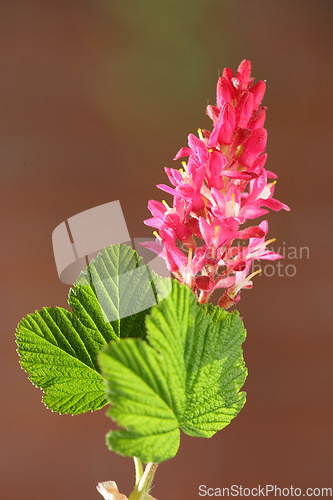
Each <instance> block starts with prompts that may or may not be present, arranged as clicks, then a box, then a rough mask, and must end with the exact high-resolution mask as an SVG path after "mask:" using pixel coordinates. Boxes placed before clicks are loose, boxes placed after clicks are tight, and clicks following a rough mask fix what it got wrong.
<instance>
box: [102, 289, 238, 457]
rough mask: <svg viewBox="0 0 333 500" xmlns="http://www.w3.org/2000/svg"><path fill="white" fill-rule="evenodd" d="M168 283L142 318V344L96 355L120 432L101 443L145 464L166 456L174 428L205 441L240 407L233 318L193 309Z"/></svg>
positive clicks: (174, 445) (191, 300)
mask: <svg viewBox="0 0 333 500" xmlns="http://www.w3.org/2000/svg"><path fill="white" fill-rule="evenodd" d="M170 281H171V280H163V282H162V283H160V289H161V290H163V293H164V296H165V298H164V300H162V301H161V302H160V303H159V304H158V305H156V306H154V307H153V308H152V310H151V313H150V314H149V315H147V317H146V327H147V332H148V335H147V342H145V341H142V340H140V339H124V340H120V341H119V342H117V343H112V344H110V345H109V346H108V347H106V348H105V349H103V350H102V351H101V352H100V354H99V364H100V366H101V370H102V373H103V375H104V377H105V379H106V381H107V398H108V400H109V402H110V403H111V404H112V406H111V408H110V410H109V411H108V415H109V416H110V417H111V418H112V419H114V420H115V421H116V422H117V423H118V424H119V425H120V426H122V427H123V428H124V429H122V430H116V431H111V432H109V433H108V435H107V444H108V446H109V448H110V449H112V450H114V451H116V452H118V453H120V454H122V455H126V456H128V455H129V456H133V455H134V456H137V457H138V458H140V459H141V460H142V461H143V462H146V463H147V462H162V461H164V460H167V459H169V458H171V457H173V456H174V455H175V454H176V453H177V450H178V447H179V437H180V429H181V430H183V432H185V433H186V434H189V435H191V436H198V437H211V436H212V435H213V434H215V433H216V432H217V431H219V430H221V429H222V428H223V427H225V426H226V425H228V424H229V423H230V421H231V420H232V419H233V418H234V417H236V415H237V414H238V412H239V411H240V409H241V408H242V407H243V406H244V403H245V393H242V392H241V393H240V392H239V390H240V389H241V387H242V385H243V384H244V381H245V379H246V375H247V370H246V368H245V364H244V360H243V354H242V348H241V344H242V342H243V341H244V340H245V335H246V332H245V329H244V325H243V323H242V321H241V319H240V318H239V315H238V313H237V312H233V313H227V312H226V311H224V310H221V309H220V308H218V307H214V306H212V305H210V306H199V305H198V304H197V302H196V298H195V295H194V294H193V292H192V291H191V290H190V289H189V288H188V287H186V286H185V285H181V284H179V283H178V282H177V281H175V280H172V285H171V288H170ZM167 287H169V290H170V291H169V293H168V294H167Z"/></svg>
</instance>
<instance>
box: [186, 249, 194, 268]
mask: <svg viewBox="0 0 333 500" xmlns="http://www.w3.org/2000/svg"><path fill="white" fill-rule="evenodd" d="M192 253H193V250H192V248H189V249H188V257H187V261H188V265H189V266H190V265H191V263H192Z"/></svg>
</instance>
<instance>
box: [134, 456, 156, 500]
mask: <svg viewBox="0 0 333 500" xmlns="http://www.w3.org/2000/svg"><path fill="white" fill-rule="evenodd" d="M134 462H135V470H136V473H137V464H140V465H141V471H142V464H141V462H140V461H139V460H138V459H135V460H134ZM156 469H157V464H155V463H154V462H150V463H149V464H148V465H147V466H146V468H145V471H144V473H143V474H142V475H141V479H140V480H139V483H137V482H136V484H135V488H134V490H133V491H132V493H131V494H130V496H129V500H146V499H147V497H148V494H149V491H150V489H151V485H152V482H153V479H154V475H155V472H156ZM137 478H138V475H137Z"/></svg>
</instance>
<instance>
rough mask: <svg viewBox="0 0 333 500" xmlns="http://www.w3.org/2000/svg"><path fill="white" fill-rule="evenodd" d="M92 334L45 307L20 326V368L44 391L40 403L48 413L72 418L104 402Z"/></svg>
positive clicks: (69, 316) (58, 311)
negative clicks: (62, 414)
mask: <svg viewBox="0 0 333 500" xmlns="http://www.w3.org/2000/svg"><path fill="white" fill-rule="evenodd" d="M95 333H96V332H94V331H93V330H88V329H87V328H86V327H84V326H83V325H82V323H80V321H79V320H78V319H77V318H75V316H74V315H73V314H72V313H70V312H68V311H66V310H65V309H61V308H53V307H50V308H44V309H43V310H41V311H36V312H35V313H34V314H28V316H27V317H26V318H24V319H23V320H22V321H21V322H20V323H19V325H18V327H17V334H16V337H17V344H18V346H19V348H18V353H19V355H20V357H21V366H22V368H23V369H24V370H25V371H26V372H27V373H29V374H30V376H29V378H30V380H31V382H32V383H33V384H34V385H36V386H37V387H39V388H41V389H43V390H44V396H43V402H44V403H45V404H46V406H47V407H48V408H50V409H51V410H53V411H57V412H59V413H72V414H73V415H75V414H78V413H83V412H86V411H88V410H92V411H94V410H98V409H100V408H102V407H103V406H105V404H106V403H107V402H106V400H105V389H104V380H103V377H102V375H101V374H100V373H99V372H98V371H97V367H96V364H95V363H96V354H97V352H98V351H99V349H100V347H101V344H100V343H99V340H100V339H99V338H98V336H96V335H95ZM104 345H105V343H104Z"/></svg>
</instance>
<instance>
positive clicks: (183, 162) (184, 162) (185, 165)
mask: <svg viewBox="0 0 333 500" xmlns="http://www.w3.org/2000/svg"><path fill="white" fill-rule="evenodd" d="M182 165H183V167H184V170H186V169H187V163H186V161H182Z"/></svg>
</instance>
